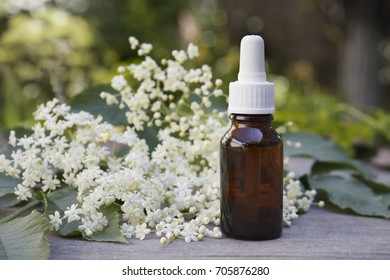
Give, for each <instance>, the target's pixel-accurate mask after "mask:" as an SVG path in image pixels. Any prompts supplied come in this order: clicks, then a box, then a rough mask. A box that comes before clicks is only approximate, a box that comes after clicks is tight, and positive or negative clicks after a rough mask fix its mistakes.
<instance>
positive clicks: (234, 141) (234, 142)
mask: <svg viewBox="0 0 390 280" xmlns="http://www.w3.org/2000/svg"><path fill="white" fill-rule="evenodd" d="M221 145H223V146H225V147H231V148H244V147H248V146H258V147H272V146H278V145H282V139H281V137H280V136H279V135H278V133H277V132H276V131H275V130H274V129H273V128H272V127H266V128H265V127H259V126H242V127H239V126H238V127H237V126H234V125H232V126H231V127H230V128H229V130H228V131H227V132H226V133H225V134H224V135H223V137H222V139H221Z"/></svg>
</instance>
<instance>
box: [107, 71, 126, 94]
mask: <svg viewBox="0 0 390 280" xmlns="http://www.w3.org/2000/svg"><path fill="white" fill-rule="evenodd" d="M111 86H112V88H113V89H116V90H118V91H121V90H122V89H123V88H125V87H126V86H127V81H126V79H125V77H124V76H123V75H118V76H115V77H114V78H113V79H112V81H111Z"/></svg>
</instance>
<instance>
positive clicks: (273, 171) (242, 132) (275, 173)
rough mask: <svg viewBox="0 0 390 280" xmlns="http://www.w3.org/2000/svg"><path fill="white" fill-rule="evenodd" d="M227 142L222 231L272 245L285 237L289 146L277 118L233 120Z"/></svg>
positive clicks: (223, 160)
mask: <svg viewBox="0 0 390 280" xmlns="http://www.w3.org/2000/svg"><path fill="white" fill-rule="evenodd" d="M230 119H231V120H232V126H231V127H230V129H229V130H228V132H227V133H226V134H225V135H224V136H223V137H222V139H221V145H220V147H221V148H220V149H221V150H220V167H221V228H222V232H223V233H224V234H226V235H227V236H230V237H233V238H238V239H248V240H266V239H274V238H278V237H279V236H280V235H281V233H282V223H283V220H282V219H283V217H282V211H283V206H282V204H283V186H282V184H283V144H282V140H281V138H280V137H279V135H278V134H277V133H276V131H275V130H274V129H273V128H272V127H271V122H272V120H273V116H272V115H271V114H268V115H241V114H232V115H230Z"/></svg>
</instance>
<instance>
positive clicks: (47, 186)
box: [42, 176, 61, 192]
mask: <svg viewBox="0 0 390 280" xmlns="http://www.w3.org/2000/svg"><path fill="white" fill-rule="evenodd" d="M42 184H43V186H42V191H44V192H47V191H49V190H51V191H54V190H55V189H56V188H57V186H59V185H60V184H61V182H60V180H58V179H57V178H56V177H54V178H53V177H52V176H48V177H47V178H46V179H45V180H43V182H42Z"/></svg>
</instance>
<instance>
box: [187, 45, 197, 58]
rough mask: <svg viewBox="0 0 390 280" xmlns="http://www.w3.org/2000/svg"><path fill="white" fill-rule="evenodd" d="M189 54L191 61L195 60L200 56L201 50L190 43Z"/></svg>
mask: <svg viewBox="0 0 390 280" xmlns="http://www.w3.org/2000/svg"><path fill="white" fill-rule="evenodd" d="M187 54H188V57H189V58H190V59H193V58H195V57H198V56H199V49H198V47H197V46H196V45H194V44H193V43H190V44H189V45H188V47H187Z"/></svg>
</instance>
